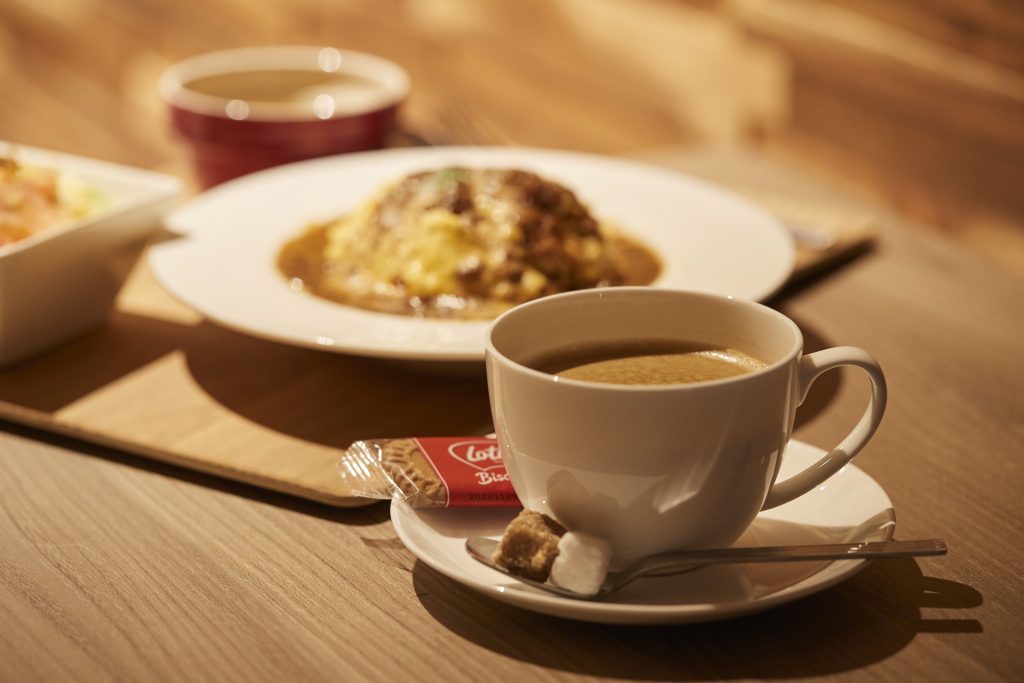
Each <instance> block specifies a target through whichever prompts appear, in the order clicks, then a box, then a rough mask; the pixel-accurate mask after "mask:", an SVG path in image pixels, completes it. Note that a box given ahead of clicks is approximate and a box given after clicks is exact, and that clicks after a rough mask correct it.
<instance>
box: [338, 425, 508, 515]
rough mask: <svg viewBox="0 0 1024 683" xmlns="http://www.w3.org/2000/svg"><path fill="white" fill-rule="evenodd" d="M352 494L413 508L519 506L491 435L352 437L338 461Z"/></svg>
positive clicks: (342, 476)
mask: <svg viewBox="0 0 1024 683" xmlns="http://www.w3.org/2000/svg"><path fill="white" fill-rule="evenodd" d="M338 469H339V471H340V472H341V478H342V479H343V480H345V482H346V483H347V484H348V486H349V488H350V490H351V491H352V493H353V495H355V496H359V497H362V498H381V499H390V498H397V499H399V500H404V501H406V502H407V503H408V504H409V505H411V506H413V507H428V508H445V507H472V506H490V507H519V506H520V503H519V498H518V497H517V496H516V493H515V491H514V490H512V484H511V482H509V479H508V473H507V472H506V471H505V465H504V463H503V462H502V460H501V454H500V453H499V451H498V440H497V439H496V438H494V437H493V436H457V437H422V438H409V439H373V440H367V441H356V442H355V443H354V444H352V445H351V446H349V447H348V448H347V449H346V450H345V453H344V454H343V455H342V456H341V462H340V463H338Z"/></svg>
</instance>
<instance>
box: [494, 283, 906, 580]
mask: <svg viewBox="0 0 1024 683" xmlns="http://www.w3.org/2000/svg"><path fill="white" fill-rule="evenodd" d="M669 357H672V358H673V359H674V360H673V361H672V362H671V363H666V362H664V361H666V360H667V359H668V358H669ZM486 358H487V377H488V389H489V393H490V400H491V410H492V414H493V417H494V424H495V431H496V432H497V435H498V442H499V447H500V448H501V451H502V455H503V458H504V462H505V467H506V469H507V470H508V473H509V476H510V479H511V482H512V485H513V487H514V488H515V491H516V493H517V495H518V496H519V498H520V500H521V501H522V503H523V504H524V506H526V507H527V508H529V509H532V510H536V511H538V512H544V513H547V514H549V515H551V516H553V517H554V518H556V519H558V520H559V521H560V522H561V523H562V524H564V525H565V526H566V527H567V528H569V529H572V530H575V531H583V532H587V533H591V534H595V535H597V536H600V537H602V538H604V539H606V540H608V541H609V542H610V543H611V545H612V548H613V553H614V556H613V565H621V564H623V563H626V562H629V561H631V560H633V559H636V558H638V557H642V556H645V555H649V554H652V553H657V552H665V551H670V550H676V549H684V548H699V547H711V546H727V545H730V544H731V543H733V542H734V541H735V540H736V539H738V538H739V536H740V535H741V534H742V533H743V531H744V530H745V529H746V528H747V527H748V526H749V525H750V523H751V522H752V521H753V520H754V518H755V517H756V516H757V514H758V513H759V512H760V511H761V510H764V509H768V508H771V507H775V506H777V505H781V504H783V503H786V502H788V501H789V500H792V499H793V498H796V497H798V496H800V495H802V494H803V493H806V492H807V491H809V490H811V489H812V488H814V487H816V486H818V485H820V484H821V482H823V481H824V480H825V479H827V478H828V477H829V476H831V475H832V474H834V473H835V472H837V471H838V470H839V469H840V468H841V467H842V466H843V465H845V464H846V463H847V462H849V461H850V459H851V458H853V456H854V455H856V453H857V452H858V451H859V450H860V449H861V448H862V447H863V446H864V444H865V443H866V442H867V441H868V439H870V437H871V436H872V434H873V433H874V431H875V429H876V428H877V427H878V424H879V422H880V420H881V417H882V413H883V410H884V407H885V400H886V389H885V379H884V377H883V375H882V371H881V369H880V368H879V367H878V365H877V363H876V362H875V361H874V360H873V359H872V358H871V357H870V356H869V355H868V354H867V353H866V352H864V351H862V350H860V349H856V348H853V347H838V348H833V349H826V350H824V351H818V352H815V353H811V354H807V355H803V338H802V335H801V334H800V330H799V328H798V327H797V326H796V324H795V323H794V322H793V321H791V320H790V319H789V318H787V317H785V316H784V315H782V314H781V313H778V312H777V311H774V310H772V309H770V308H768V307H766V306H762V305H760V304H757V303H754V302H751V301H745V300H740V299H733V298H729V297H721V296H715V295H710V294H701V293H695V292H684V291H676V290H666V289H658V288H651V287H612V288H602V289H593V290H585V291H579V292H570V293H567V294H560V295H555V296H551V297H545V298H543V299H539V300H536V301H533V302H530V303H526V304H523V305H521V306H517V307H516V308H513V309H511V310H510V311H508V312H506V313H504V314H503V315H501V316H500V317H499V318H497V319H496V320H495V321H494V323H492V325H491V326H490V328H489V329H488V333H487V340H486ZM694 359H696V360H694ZM709 359H710V360H709ZM659 361H661V362H659ZM671 364H676V365H678V366H680V367H681V368H682V370H681V371H680V372H676V370H678V369H679V368H676V369H673V370H671V371H669V370H666V369H665V367H666V366H667V365H671ZM844 365H851V366H855V367H858V368H860V369H862V370H864V371H865V372H866V373H867V375H868V377H869V378H870V380H871V383H872V397H871V400H870V402H869V405H868V408H867V410H866V411H865V413H864V416H863V417H862V419H861V420H860V422H859V423H858V424H857V426H856V427H855V428H854V429H853V431H852V432H851V433H850V435H849V436H847V437H846V438H845V439H844V440H843V441H842V442H841V443H840V444H839V445H838V446H837V447H836V448H834V449H832V450H831V451H830V452H829V453H828V454H827V455H825V456H824V457H823V458H822V460H821V461H820V462H818V463H816V464H815V465H814V466H812V467H810V468H808V469H807V470H805V471H803V472H801V473H800V474H798V475H796V476H794V477H792V478H790V479H788V480H786V481H783V482H777V481H776V477H777V475H778V472H779V467H780V464H781V462H782V458H783V457H784V451H785V447H786V443H787V442H788V441H789V439H790V436H791V434H792V430H793V423H794V419H795V415H796V409H797V407H798V406H799V404H800V403H801V402H802V401H803V399H804V397H805V396H806V394H807V390H808V389H809V387H810V385H811V383H812V382H813V381H814V380H815V379H816V378H817V377H819V376H820V375H821V374H822V373H824V372H826V371H828V370H831V369H833V368H837V367H840V366H844ZM615 366H620V367H615ZM595 368H596V369H595ZM695 368H696V369H695ZM709 368H710V369H709ZM577 372H578V373H581V374H574V373H577ZM609 377H610V378H611V379H610V380H609Z"/></svg>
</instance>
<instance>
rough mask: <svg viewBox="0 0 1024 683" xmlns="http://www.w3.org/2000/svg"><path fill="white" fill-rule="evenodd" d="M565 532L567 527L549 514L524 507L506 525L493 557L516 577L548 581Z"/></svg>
mask: <svg viewBox="0 0 1024 683" xmlns="http://www.w3.org/2000/svg"><path fill="white" fill-rule="evenodd" d="M564 533H565V527H563V526H562V525H561V524H559V523H558V522H556V521H555V520H553V519H551V518H550V517H548V516H547V515H544V514H541V513H539V512H533V511H532V510H523V511H522V512H520V513H519V514H518V515H517V516H516V518H515V519H513V520H512V521H511V522H509V525H508V526H507V527H505V534H504V535H503V536H502V537H501V543H499V544H498V549H497V550H495V551H494V557H492V558H491V559H492V560H494V562H495V564H497V565H498V566H501V567H504V568H505V569H507V570H508V571H509V573H511V574H514V575H516V576H522V577H523V578H526V579H531V580H533V581H547V578H548V574H550V573H551V563H552V562H554V561H555V557H556V556H557V555H558V541H559V539H561V537H562V535H563V534H564Z"/></svg>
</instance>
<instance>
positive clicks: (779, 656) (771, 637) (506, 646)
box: [413, 559, 982, 681]
mask: <svg viewBox="0 0 1024 683" xmlns="http://www.w3.org/2000/svg"><path fill="white" fill-rule="evenodd" d="M413 583H414V586H415V590H416V594H417V596H418V597H419V600H420V602H421V603H422V605H423V606H424V608H426V610H427V611H428V612H429V613H430V614H431V615H432V616H433V617H434V618H435V619H436V620H437V621H438V622H439V623H440V624H441V625H442V626H444V627H445V628H447V629H448V630H450V631H451V632H452V633H454V634H456V635H457V636H459V637H461V638H463V639H465V640H467V641H470V642H472V643H474V644H476V645H478V646H480V647H483V648H486V649H488V650H491V651H493V652H495V653H498V654H500V655H504V656H506V657H512V658H515V659H518V660H521V661H524V662H527V663H531V664H537V665H540V666H544V667H548V668H552V669H557V670H562V671H570V672H574V673H581V674H586V675H591V676H604V677H611V678H630V679H642V680H661V679H666V680H669V679H671V680H698V681H699V680H717V679H741V678H803V677H808V676H822V675H830V674H836V673H841V672H843V671H849V670H853V669H858V668H861V667H864V666H868V665H870V664H873V663H875V662H878V661H881V660H884V659H886V658H888V657H891V656H892V655H894V654H896V653H897V652H899V651H900V650H901V649H903V648H904V647H906V646H907V645H908V644H909V643H910V642H911V641H912V640H913V639H914V637H915V636H916V635H917V634H919V633H980V632H982V626H981V624H980V623H979V622H978V621H977V620H975V619H971V618H962V619H928V618H926V617H925V615H924V614H922V609H924V608H936V607H939V608H947V609H948V608H957V609H968V608H972V607H977V606H979V605H981V604H982V596H981V594H980V593H978V591H976V590H975V589H973V588H971V587H970V586H967V585H964V584H961V583H957V582H955V581H948V580H945V579H939V578H934V577H928V576H924V575H922V573H921V569H920V567H919V566H918V564H917V562H915V561H914V560H911V559H901V560H887V561H884V562H875V563H873V564H871V565H869V566H868V567H867V568H866V569H864V571H863V572H861V573H860V574H858V575H856V576H855V577H854V578H852V579H851V580H849V581H847V582H845V583H843V584H841V585H839V586H837V587H834V588H831V589H829V590H827V591H824V592H822V593H819V594H816V595H813V596H810V597H806V598H803V599H801V600H798V601H796V602H794V603H790V604H788V605H784V606H781V607H778V608H775V609H773V610H770V611H767V612H763V613H760V614H756V615H753V616H748V617H743V618H737V619H732V620H729V621H719V622H708V623H702V624H689V625H679V626H615V625H603V624H589V623H582V622H574V621H569V620H565V619H560V618H557V617H548V616H544V615H539V614H535V613H532V612H528V611H526V610H521V609H519V608H516V607H512V606H509V605H505V604H502V603H499V602H496V601H493V600H489V599H487V598H485V597H482V596H480V595H478V594H476V593H473V592H472V591H470V590H468V589H466V588H464V587H462V586H460V585H459V584H457V583H455V582H454V581H451V580H450V579H448V578H446V577H444V576H442V575H440V574H438V573H437V572H435V571H433V570H432V569H430V568H429V567H427V566H426V565H424V564H423V563H422V562H417V563H416V565H415V567H414V569H413Z"/></svg>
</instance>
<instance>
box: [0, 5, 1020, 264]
mask: <svg viewBox="0 0 1024 683" xmlns="http://www.w3.org/2000/svg"><path fill="white" fill-rule="evenodd" d="M275 43H282V44H324V45H333V46H336V47H344V48H351V49H356V50H363V51H367V52H372V53H376V54H379V55H382V56H384V57H387V58H390V59H392V60H394V61H396V62H398V63H399V64H401V65H402V66H404V67H405V68H406V69H407V70H408V72H409V74H410V76H411V77H412V82H413V92H412V95H411V98H410V100H409V101H408V102H407V105H406V106H405V108H404V110H403V113H402V120H403V128H404V129H405V131H406V133H407V135H406V138H407V141H408V140H419V141H420V142H422V141H426V142H429V143H431V144H448V143H459V144H463V143H467V144H514V145H528V146H542V147H557V148H565V149H575V150H583V151H590V152H599V153H606V154H625V155H634V156H635V155H648V154H658V153H659V152H660V151H662V150H674V149H688V150H699V149H721V148H728V149H740V150H743V151H744V153H746V152H749V151H753V152H756V153H757V154H758V155H761V156H765V157H769V158H771V159H774V160H778V161H782V162H785V163H787V164H792V165H795V166H798V167H799V168H801V169H802V170H804V171H806V172H809V173H811V174H813V175H816V176H820V177H822V178H824V179H825V180H826V181H828V182H830V183H831V184H833V185H837V186H839V187H840V188H842V189H843V190H845V191H847V192H849V193H852V194H854V195H856V196H858V197H860V198H863V199H866V200H868V201H870V202H872V203H876V204H881V205H883V206H885V207H888V208H889V209H892V210H894V211H895V212H896V213H898V214H899V215H901V216H902V217H903V218H905V219H907V220H908V221H909V222H911V223H912V224H915V225H917V226H920V228H921V229H932V230H937V231H941V232H942V233H944V234H946V235H947V236H949V237H950V238H952V239H954V240H956V241H957V242H958V243H960V244H962V245H963V247H964V249H966V250H970V251H973V252H975V253H977V254H980V255H982V256H983V257H984V258H986V259H988V260H990V261H991V262H993V263H996V264H1000V265H1001V266H1003V267H1005V268H1008V269H1012V270H1015V271H1018V272H1024V4H1022V3H1020V2H1019V0H972V1H971V2H964V1H963V0H901V1H900V2H891V1H889V0H838V1H835V2H830V3H822V2H817V1H814V0H785V1H777V0H516V1H515V2H507V1H502V0H262V1H260V2H252V0H201V1H199V0H4V2H2V3H0V101H2V105H0V138H2V139H7V140H13V141H16V142H19V143H23V144H27V145H34V146H39V147H45V148H50V149H59V150H62V151H67V152H71V153H74V154H81V155H85V156H91V157H97V158H101V159H108V160H111V161H116V162H121V163H127V164H132V165H137V166H142V167H148V168H155V169H160V170H165V171H171V172H174V173H178V174H179V175H181V176H183V177H187V176H188V168H187V167H186V165H185V161H184V158H183V157H182V155H181V153H180V151H179V150H178V149H177V147H176V146H175V144H174V141H173V140H172V139H171V138H170V136H169V134H168V132H167V120H166V115H165V112H164V108H163V106H162V104H161V101H160V100H159V98H158V96H157V93H156V89H155V87H156V80H157V78H158V76H159V75H160V73H161V72H162V71H163V70H164V69H165V68H166V67H167V66H169V65H170V64H171V63H173V62H175V61H177V60H179V59H181V58H183V57H187V56H190V55H193V54H197V53H200V52H205V51H209V50H213V49H218V48H225V47H239V46H247V45H266V44H275ZM397 142H398V143H401V142H402V141H401V140H399V141H397Z"/></svg>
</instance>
